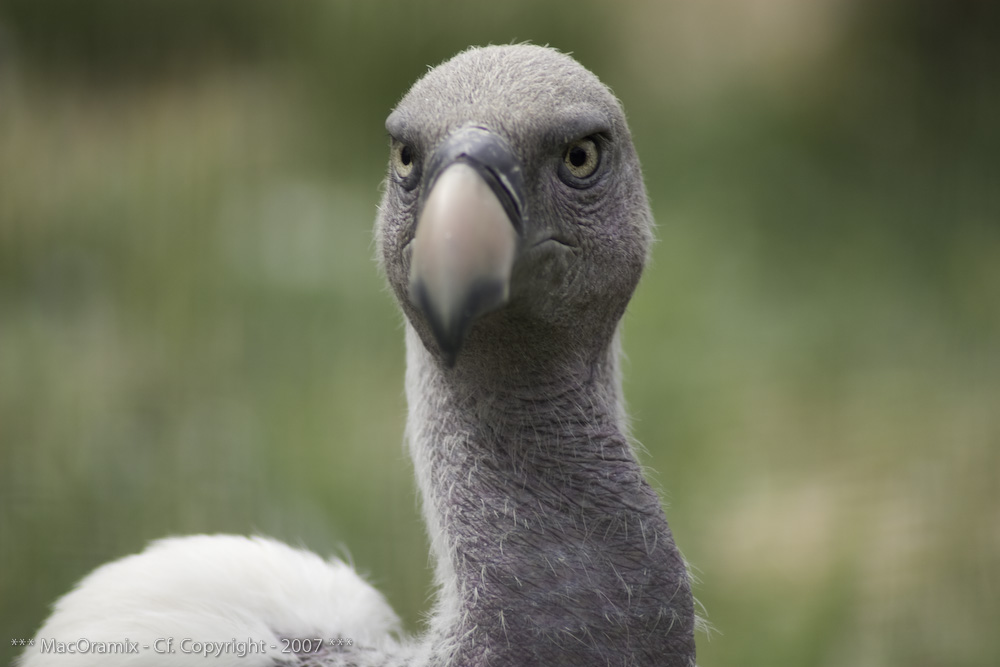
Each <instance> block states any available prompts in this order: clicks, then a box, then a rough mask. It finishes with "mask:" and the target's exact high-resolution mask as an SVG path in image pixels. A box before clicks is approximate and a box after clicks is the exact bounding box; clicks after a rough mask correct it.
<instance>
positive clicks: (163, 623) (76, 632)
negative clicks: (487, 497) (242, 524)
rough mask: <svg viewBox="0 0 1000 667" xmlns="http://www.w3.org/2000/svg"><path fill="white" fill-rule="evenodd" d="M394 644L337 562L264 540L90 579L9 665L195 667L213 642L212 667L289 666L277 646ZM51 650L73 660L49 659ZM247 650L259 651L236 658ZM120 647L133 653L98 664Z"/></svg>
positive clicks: (214, 544) (184, 550)
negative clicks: (294, 641) (294, 642)
mask: <svg viewBox="0 0 1000 667" xmlns="http://www.w3.org/2000/svg"><path fill="white" fill-rule="evenodd" d="M398 632H399V618H398V617H397V616H396V614H395V613H394V612H393V611H392V609H391V608H390V607H389V605H388V604H387V603H386V601H385V599H384V598H383V597H382V595H381V594H380V593H379V592H378V591H376V590H375V589H374V588H372V587H371V586H370V585H369V584H368V583H367V582H365V581H364V580H363V579H362V578H361V577H360V576H359V575H358V574H357V573H356V572H355V571H354V570H353V569H351V568H350V567H349V566H348V565H347V564H345V563H343V562H342V561H340V560H337V559H331V560H329V561H324V560H323V559H322V558H320V557H319V556H317V555H316V554H314V553H311V552H308V551H303V550H300V549H293V548H292V547H290V546H288V545H286V544H282V543H281V542H276V541H274V540H271V539H267V538H264V537H251V538H247V537H241V536H235V535H193V536H189V537H177V538H169V539H164V540H159V541H157V542H154V543H152V544H151V545H150V546H149V547H148V548H147V549H146V550H145V551H143V552H142V553H139V554H135V555H132V556H127V557H125V558H122V559H121V560H117V561H114V562H112V563H108V564H107V565H104V566H102V567H100V568H98V569H97V570H95V571H94V572H92V573H91V574H90V575H88V576H87V577H86V578H85V579H83V581H81V582H80V583H79V584H78V585H77V587H76V588H75V589H74V590H72V591H71V592H69V593H68V594H66V595H65V596H63V597H62V598H61V599H60V600H59V601H58V602H57V603H56V605H55V608H54V611H53V613H52V615H51V616H50V617H49V619H48V620H47V621H46V622H45V624H44V625H43V626H42V628H41V629H40V630H39V631H38V634H37V636H36V637H35V640H34V646H33V647H31V648H30V649H29V650H28V651H26V652H25V653H24V655H23V656H22V657H21V660H20V663H19V664H20V665H21V666H22V667H44V666H49V665H56V666H58V667H82V666H89V665H117V664H123V665H124V664H127V665H130V666H135V667H142V666H145V665H162V666H164V667H169V666H171V665H183V664H188V665H189V664H192V663H195V662H199V663H200V662H201V661H202V655H201V654H200V653H199V654H197V655H195V654H193V653H191V652H190V651H193V650H196V649H197V648H198V645H200V647H201V651H204V650H206V649H207V648H209V646H208V643H209V642H213V643H214V644H213V645H212V647H211V648H212V649H213V652H212V654H211V655H210V656H209V657H210V658H212V661H211V663H210V664H212V665H213V666H217V667H224V666H226V665H240V666H241V667H258V666H264V665H272V664H274V661H275V660H276V659H279V660H280V659H282V658H285V659H288V658H292V657H294V656H292V655H289V654H288V653H287V652H286V653H283V651H286V650H287V649H288V644H287V643H286V642H283V641H282V638H298V639H314V638H320V639H324V640H330V639H337V638H340V639H343V640H345V641H346V640H351V641H353V642H354V643H355V644H362V645H366V646H372V647H384V648H389V647H390V645H394V644H395V640H394V639H393V635H395V634H397V633H398ZM81 640H84V641H82V642H81ZM126 640H128V642H133V643H134V644H125V642H126ZM185 640H187V641H186V642H185ZM168 641H169V644H168ZM58 642H61V643H62V646H63V649H64V650H66V651H68V650H69V649H70V648H72V649H73V650H76V651H77V652H75V653H69V652H64V653H57V652H55V651H56V650H58V648H59V646H60V644H59V643H58ZM226 642H231V644H230V645H228V646H227V645H225V643H226ZM248 642H256V643H257V646H258V647H259V648H262V649H263V651H262V652H255V653H253V654H247V655H243V656H242V657H241V656H240V655H239V654H240V653H244V652H246V651H247V650H248V649H249V644H248ZM105 643H107V644H105ZM241 643H242V644H241ZM129 646H132V647H136V648H137V649H138V653H137V654H136V653H132V654H127V653H121V652H116V653H100V652H97V651H99V650H100V649H102V648H107V649H110V650H115V651H121V650H122V648H125V650H128V648H127V647H129ZM168 647H169V649H170V650H172V651H173V652H172V653H170V652H166V651H167V649H168ZM84 648H85V649H87V652H85V653H84V652H79V651H80V649H84ZM132 650H135V649H134V648H133V649H132ZM215 651H219V655H218V657H214V656H215Z"/></svg>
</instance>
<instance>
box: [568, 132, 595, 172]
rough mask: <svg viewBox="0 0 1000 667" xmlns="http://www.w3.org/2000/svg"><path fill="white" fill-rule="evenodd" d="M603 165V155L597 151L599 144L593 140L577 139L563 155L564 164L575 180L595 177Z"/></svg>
mask: <svg viewBox="0 0 1000 667" xmlns="http://www.w3.org/2000/svg"><path fill="white" fill-rule="evenodd" d="M600 163H601V153H600V151H599V150H598V149H597V142H595V141H594V140H593V139H590V138H587V139H577V140H576V141H574V142H573V143H571V144H570V145H569V147H568V148H567V149H566V154H565V155H563V164H565V165H566V169H567V170H568V171H569V173H570V174H571V175H572V176H573V177H575V178H588V177H590V176H593V174H594V172H595V171H597V167H598V165H599V164H600Z"/></svg>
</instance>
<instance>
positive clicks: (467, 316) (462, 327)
mask: <svg viewBox="0 0 1000 667" xmlns="http://www.w3.org/2000/svg"><path fill="white" fill-rule="evenodd" d="M508 293H509V288H508V285H507V283H506V282H505V281H495V280H480V281H477V282H476V283H473V284H472V285H470V286H469V288H468V291H467V292H466V293H465V294H464V298H462V299H460V300H459V301H458V303H459V304H460V305H459V307H458V308H455V309H454V310H448V311H446V310H444V309H442V308H441V307H440V304H437V303H435V299H434V298H433V297H432V294H431V291H430V290H428V288H427V285H426V284H425V283H424V282H423V281H422V280H419V279H418V280H415V281H413V282H412V283H411V284H410V303H412V304H413V305H414V306H415V307H416V308H417V309H418V310H419V311H420V312H421V313H423V315H424V317H425V318H426V320H427V323H428V324H429V325H430V328H431V332H432V333H433V335H434V340H435V341H436V342H437V347H438V350H439V351H440V353H441V359H442V361H443V362H444V365H445V366H446V367H447V368H453V367H454V366H455V362H456V359H457V358H458V353H459V351H460V350H461V349H462V345H463V344H464V342H465V338H466V335H467V334H468V333H469V329H470V328H471V327H472V323H473V322H474V321H475V320H477V319H478V318H479V317H481V316H483V315H485V314H487V313H489V312H491V311H493V310H496V309H497V308H499V307H501V306H502V305H504V304H505V303H506V302H507V299H508Z"/></svg>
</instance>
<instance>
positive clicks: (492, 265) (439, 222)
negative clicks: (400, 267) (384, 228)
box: [409, 127, 524, 366]
mask: <svg viewBox="0 0 1000 667" xmlns="http://www.w3.org/2000/svg"><path fill="white" fill-rule="evenodd" d="M424 183H425V185H424V187H423V190H422V192H421V205H420V208H419V211H420V213H419V217H418V219H417V229H416V232H415V235H414V237H413V242H412V248H413V254H412V256H411V259H410V276H409V291H410V302H411V303H412V304H413V305H414V306H416V307H417V308H418V309H419V310H420V311H421V312H422V313H423V315H424V317H426V318H427V321H428V322H429V324H430V326H431V331H432V332H433V334H434V338H435V339H436V341H437V344H438V347H439V348H440V350H441V354H442V357H443V359H444V362H445V364H446V365H448V366H453V365H454V363H455V358H456V356H457V355H458V352H459V349H460V348H461V346H462V342H463V341H464V339H465V336H466V334H467V333H468V331H469V328H470V327H471V326H472V323H473V322H474V321H475V320H476V319H477V318H479V317H481V316H482V315H485V314H486V313H489V312H491V311H493V310H496V309H497V308H499V307H500V306H502V305H503V304H505V303H506V302H507V299H508V297H509V295H510V278H511V272H512V270H513V268H514V261H515V258H516V255H517V251H518V246H519V241H520V237H521V235H522V230H523V226H524V194H523V193H524V186H523V179H522V176H521V169H520V165H519V164H518V162H517V160H516V159H515V158H514V155H513V151H512V150H511V149H510V147H509V146H508V145H507V142H506V141H504V140H503V139H502V138H501V137H499V136H498V135H496V134H494V133H492V132H490V131H489V130H486V129H484V128H480V127H467V128H464V129H462V130H459V131H458V132H456V133H455V134H453V135H452V136H451V137H449V138H448V139H446V140H445V142H444V143H443V144H442V146H441V147H440V148H438V150H437V151H436V152H435V153H434V154H433V155H432V156H431V158H430V160H429V161H428V164H427V171H426V172H425V181H424Z"/></svg>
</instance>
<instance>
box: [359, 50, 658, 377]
mask: <svg viewBox="0 0 1000 667" xmlns="http://www.w3.org/2000/svg"><path fill="white" fill-rule="evenodd" d="M386 128H387V129H388V131H389V134H390V135H391V138H392V139H391V148H390V165H389V175H388V179H387V185H386V188H385V194H384V196H383V198H382V205H381V207H380V213H379V218H378V224H377V236H378V242H379V247H380V254H381V260H382V263H383V266H384V269H385V271H386V274H387V277H388V279H389V283H390V285H391V286H392V288H393V290H394V291H395V293H396V296H397V298H398V299H399V301H400V303H401V304H402V306H403V310H404V311H405V313H406V316H407V318H408V319H409V321H410V323H411V324H412V325H413V327H414V328H415V329H416V331H417V333H418V334H419V336H420V338H421V340H422V341H423V344H424V346H425V347H426V348H427V350H428V351H429V352H430V353H431V355H432V356H433V357H434V358H436V359H437V360H438V361H439V362H440V363H442V364H443V365H444V366H452V365H458V366H461V365H462V364H464V363H472V362H471V361H470V360H472V359H475V360H477V361H476V363H486V364H489V365H490V366H493V367H494V369H496V368H504V367H508V366H509V365H510V364H524V363H525V362H526V361H527V362H529V363H543V362H546V361H548V362H551V361H556V362H557V363H558V362H559V360H560V358H562V357H564V356H565V355H566V354H572V355H574V356H575V357H577V358H579V357H581V355H582V356H583V357H584V359H588V360H591V361H592V360H593V357H594V355H598V354H600V352H601V350H604V349H606V348H607V346H608V344H609V342H610V340H611V339H612V337H613V335H614V332H615V330H616V327H617V324H618V321H619V320H620V318H621V315H622V313H623V311H624V309H625V306H626V304H627V303H628V300H629V299H630V298H631V295H632V292H633V290H634V288H635V285H636V283H637V282H638V279H639V275H640V273H641V271H642V266H643V264H644V261H645V258H646V254H647V252H648V246H649V243H650V238H651V227H652V216H651V214H650V212H649V206H648V203H647V200H646V193H645V189H644V187H643V183H642V175H641V172H640V169H639V163H638V159H637V157H636V154H635V150H634V148H633V146H632V139H631V136H630V134H629V131H628V127H627V125H626V122H625V115H624V113H623V111H622V108H621V105H620V104H619V102H618V100H617V99H616V98H615V96H614V95H613V94H612V93H611V91H610V90H608V88H607V87H606V86H604V85H603V84H602V83H601V82H600V81H599V80H598V79H597V77H595V76H594V75H593V74H592V73H590V72H589V71H588V70H586V69H585V68H584V67H582V66H581V65H580V64H579V63H577V62H576V61H575V60H573V59H572V58H570V57H569V56H567V55H564V54H562V53H559V52H557V51H554V50H552V49H549V48H544V47H539V46H529V45H516V46H515V45H512V46H491V47H486V48H477V49H470V50H468V51H465V52H463V53H460V54H459V55H457V56H455V57H454V58H452V59H451V60H449V61H447V62H445V63H443V64H442V65H440V66H438V67H436V68H434V69H433V70H431V71H430V72H428V73H427V74H426V75H425V76H424V77H423V78H422V79H420V80H419V81H417V83H415V84H414V85H413V87H412V88H411V89H410V91H409V92H408V93H407V94H406V95H405V96H404V97H403V99H402V101H401V102H400V103H399V105H398V106H397V107H396V109H395V110H394V111H393V112H392V114H391V115H390V116H389V118H388V119H387V121H386ZM581 360H583V359H581ZM563 361H565V359H563Z"/></svg>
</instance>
